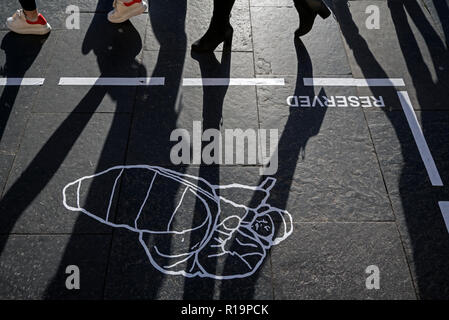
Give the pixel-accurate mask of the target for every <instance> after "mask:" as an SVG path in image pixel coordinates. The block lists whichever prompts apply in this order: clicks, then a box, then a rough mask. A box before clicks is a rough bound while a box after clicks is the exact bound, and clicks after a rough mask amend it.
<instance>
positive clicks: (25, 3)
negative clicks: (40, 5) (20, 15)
mask: <svg viewBox="0 0 449 320" xmlns="http://www.w3.org/2000/svg"><path fill="white" fill-rule="evenodd" d="M19 2H20V4H21V5H22V8H23V10H26V11H33V10H36V9H37V6H36V0H19Z"/></svg>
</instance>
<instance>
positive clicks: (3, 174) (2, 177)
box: [0, 154, 14, 195]
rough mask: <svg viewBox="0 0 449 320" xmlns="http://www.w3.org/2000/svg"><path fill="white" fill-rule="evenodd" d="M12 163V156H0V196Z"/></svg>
mask: <svg viewBox="0 0 449 320" xmlns="http://www.w3.org/2000/svg"><path fill="white" fill-rule="evenodd" d="M13 161H14V156H10V155H3V154H1V155H0V195H1V194H2V193H3V188H4V187H5V185H6V181H7V179H8V176H9V171H10V170H11V166H12V163H13Z"/></svg>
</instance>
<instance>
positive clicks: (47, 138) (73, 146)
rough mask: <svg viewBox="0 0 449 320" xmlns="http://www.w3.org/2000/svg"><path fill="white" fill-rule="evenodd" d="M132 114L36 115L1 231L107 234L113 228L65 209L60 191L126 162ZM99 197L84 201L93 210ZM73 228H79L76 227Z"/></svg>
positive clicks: (10, 190) (26, 137)
mask: <svg viewBox="0 0 449 320" xmlns="http://www.w3.org/2000/svg"><path fill="white" fill-rule="evenodd" d="M129 120H130V119H129V116H128V115H117V116H114V115H111V114H96V115H83V114H69V115H67V114H36V115H34V116H33V117H32V118H31V119H30V123H29V125H28V128H27V131H26V133H25V135H24V139H23V143H22V145H21V149H20V152H19V154H18V155H17V157H16V160H15V163H14V166H13V169H12V170H11V175H10V177H9V180H8V184H7V187H6V190H7V192H5V193H4V196H3V199H2V201H1V202H0V208H1V211H2V212H3V213H4V214H2V215H1V217H0V219H1V227H0V232H1V233H8V234H9V233H11V232H13V233H41V232H45V233H55V232H56V233H61V232H73V233H86V232H87V233H105V232H110V229H109V228H105V227H103V226H102V225H100V224H98V223H97V222H95V221H94V220H93V219H90V218H87V216H84V215H83V214H79V213H76V212H71V211H68V210H67V209H65V207H64V206H63V203H62V189H63V188H64V186H65V185H66V184H68V183H69V182H73V181H75V180H77V179H79V178H81V177H83V176H85V175H90V174H93V173H95V172H99V171H101V170H105V169H107V168H109V167H112V166H114V165H118V164H122V163H123V162H124V156H125V148H126V141H127V134H128V131H129ZM95 200H96V198H95V194H91V195H89V197H88V198H87V199H86V202H87V203H88V204H90V203H92V206H97V205H101V204H100V203H97V202H95ZM74 226H77V228H76V229H74Z"/></svg>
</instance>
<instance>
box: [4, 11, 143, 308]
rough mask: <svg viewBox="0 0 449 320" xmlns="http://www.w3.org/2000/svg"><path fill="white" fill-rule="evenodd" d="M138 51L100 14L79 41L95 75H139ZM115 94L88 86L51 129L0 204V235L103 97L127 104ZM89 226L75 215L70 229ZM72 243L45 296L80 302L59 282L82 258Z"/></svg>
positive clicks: (127, 28)
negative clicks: (96, 70) (91, 58)
mask: <svg viewBox="0 0 449 320" xmlns="http://www.w3.org/2000/svg"><path fill="white" fill-rule="evenodd" d="M115 49H116V50H115ZM141 49H142V41H141V38H140V36H139V34H138V32H137V30H136V29H135V28H134V27H133V26H132V24H131V23H130V22H127V23H124V24H121V25H111V24H110V23H109V22H108V21H107V20H106V16H105V15H95V16H94V18H93V20H92V22H91V25H90V26H89V30H88V32H87V35H86V38H85V39H84V42H83V48H82V51H83V54H87V53H88V52H89V51H90V50H92V51H93V52H94V54H95V55H96V56H97V61H98V65H99V67H100V71H101V77H117V76H120V77H126V76H130V77H131V76H135V75H136V70H139V73H140V74H145V70H144V67H143V66H142V65H141V64H140V63H139V62H138V61H137V60H136V56H137V55H138V54H139V53H140V52H141ZM132 90H134V88H132ZM117 92H120V91H117V90H116V89H115V88H113V87H107V86H93V87H92V88H91V89H90V90H89V91H88V93H87V94H86V95H85V97H84V98H83V99H82V100H81V101H80V103H79V104H78V105H77V106H76V107H75V109H74V110H73V111H72V112H71V113H70V114H69V115H68V116H67V118H66V119H65V120H64V121H63V122H62V123H61V125H60V126H59V127H58V128H57V129H56V130H55V131H54V133H53V134H52V135H51V137H50V138H49V139H48V141H46V143H45V145H43V146H42V148H41V149H40V150H39V152H38V153H37V154H36V156H35V157H34V159H33V160H32V161H31V162H30V164H29V165H28V167H27V168H26V169H25V170H24V171H23V172H22V174H21V176H20V177H19V178H18V179H17V181H16V182H15V183H14V184H13V185H12V186H11V187H10V188H9V190H8V191H7V192H6V193H5V195H4V197H3V199H2V201H1V202H0V208H1V212H2V215H1V216H0V221H1V225H2V232H4V233H6V234H9V233H10V232H11V231H12V229H13V227H14V225H15V222H16V221H17V220H18V219H19V218H20V216H21V214H22V213H23V212H24V211H25V210H26V209H27V207H28V206H29V205H30V204H31V203H32V202H33V201H34V200H35V199H36V197H37V196H38V195H39V194H40V193H41V192H42V190H43V189H45V187H46V186H47V184H48V183H49V182H50V180H51V179H52V178H53V177H54V176H55V174H56V173H57V171H58V169H59V168H60V167H61V165H62V163H63V162H64V160H65V159H66V157H67V155H68V153H69V152H70V151H71V149H72V147H73V146H74V144H75V143H76V141H77V139H78V138H79V136H80V135H81V134H82V132H83V130H84V129H85V128H86V126H87V124H88V122H89V120H90V119H91V117H92V116H93V114H94V113H95V112H96V110H97V108H98V107H99V105H100V104H101V102H102V100H103V98H104V97H105V96H106V95H110V96H111V98H112V99H114V100H116V102H117V108H118V109H120V108H121V105H122V104H126V103H129V101H127V100H124V98H123V97H125V96H126V95H120V94H118V95H117ZM79 111H82V112H83V114H84V116H83V117H80V115H79V114H78V113H79ZM122 131H123V124H121V121H120V120H119V119H117V117H114V120H113V122H112V124H111V127H110V130H109V134H108V137H107V138H106V142H105V145H104V147H103V149H102V156H101V159H100V160H99V162H98V164H97V170H102V169H105V167H107V166H110V165H111V164H110V163H108V161H109V162H110V161H111V160H110V159H114V158H116V156H115V153H116V152H117V150H116V148H117V145H116V142H115V141H116V140H117V137H118V136H120V135H121V134H123V132H122ZM123 161H124V159H123ZM80 170H82V168H80ZM87 202H89V203H92V205H95V204H94V202H95V199H94V196H92V197H89V198H88V200H87ZM91 223H92V222H91V221H88V218H87V217H84V216H83V215H81V216H80V217H79V218H78V219H77V221H76V223H75V225H74V228H73V233H74V234H77V233H82V232H83V230H84V227H85V226H86V225H87V224H91ZM2 239H3V238H2ZM75 239H76V236H75V235H72V237H71V238H70V240H69V242H68V244H67V247H66V249H65V252H64V256H63V257H62V260H61V262H60V267H59V270H58V271H57V273H56V275H55V277H54V279H53V281H52V283H51V284H50V285H49V286H48V288H47V289H46V293H45V298H58V299H61V298H66V297H76V298H80V295H77V294H76V293H73V292H72V293H70V292H69V291H68V290H67V289H66V288H65V280H64V279H65V277H64V275H65V268H66V266H67V265H70V264H73V261H74V260H75V261H76V260H77V259H76V258H77V255H78V258H80V257H82V255H81V254H82V251H83V250H82V248H81V249H80V248H74V247H75V243H76V241H75ZM6 242H7V238H6V237H5V239H4V241H2V243H0V252H1V251H3V249H4V246H5V244H6ZM76 249H77V250H76ZM84 250H85V249H84ZM98 279H100V281H101V282H102V280H101V279H103V274H102V271H100V270H98V271H95V270H94V272H86V273H85V277H84V280H83V284H85V285H86V287H89V286H90V285H91V283H98V281H99V280H98ZM100 291H101V290H100ZM84 292H86V295H85V296H83V297H84V298H88V297H92V295H93V296H95V295H98V290H97V291H95V290H91V291H89V289H88V288H86V291H84Z"/></svg>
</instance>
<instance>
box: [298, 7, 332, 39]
mask: <svg viewBox="0 0 449 320" xmlns="http://www.w3.org/2000/svg"><path fill="white" fill-rule="evenodd" d="M293 2H294V3H295V7H296V10H297V11H298V14H299V28H298V29H297V30H296V31H295V35H296V36H297V37H301V36H303V35H305V34H307V33H308V32H309V31H310V30H311V29H312V26H313V22H314V21H315V18H316V16H317V15H320V17H321V18H323V19H326V18H327V17H329V16H330V14H331V12H330V10H329V9H328V8H327V7H326V5H325V4H324V3H323V2H322V1H321V0H293Z"/></svg>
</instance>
